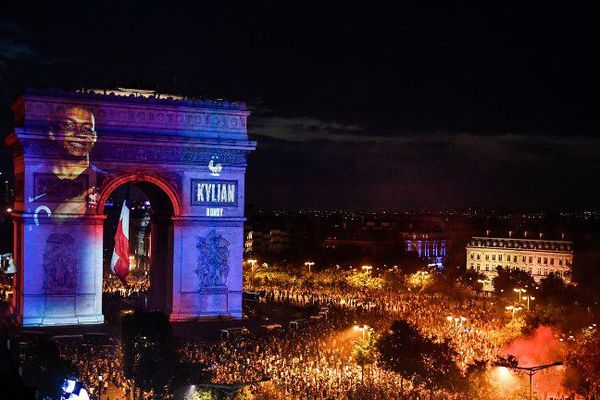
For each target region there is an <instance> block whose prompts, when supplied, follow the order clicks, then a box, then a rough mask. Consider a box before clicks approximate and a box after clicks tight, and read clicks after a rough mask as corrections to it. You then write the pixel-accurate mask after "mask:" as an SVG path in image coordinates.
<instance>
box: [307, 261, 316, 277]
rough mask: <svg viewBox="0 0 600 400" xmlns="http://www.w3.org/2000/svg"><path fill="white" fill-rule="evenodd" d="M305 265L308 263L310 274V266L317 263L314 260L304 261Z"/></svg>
mask: <svg viewBox="0 0 600 400" xmlns="http://www.w3.org/2000/svg"><path fill="white" fill-rule="evenodd" d="M304 265H308V273H309V274H310V273H311V272H310V267H312V266H313V265H315V263H314V262H312V261H307V262H305V263H304Z"/></svg>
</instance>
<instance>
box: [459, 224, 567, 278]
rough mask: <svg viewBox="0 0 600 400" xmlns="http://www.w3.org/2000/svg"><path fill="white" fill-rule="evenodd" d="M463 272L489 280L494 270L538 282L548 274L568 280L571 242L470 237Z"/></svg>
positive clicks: (525, 238)
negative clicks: (519, 272)
mask: <svg viewBox="0 0 600 400" xmlns="http://www.w3.org/2000/svg"><path fill="white" fill-rule="evenodd" d="M466 251H467V268H468V269H471V270H475V271H477V272H481V273H483V274H484V275H486V277H487V278H488V279H489V280H492V279H494V278H495V277H496V276H497V275H498V272H497V268H498V267H502V268H518V269H520V270H522V271H525V272H527V273H529V274H530V275H531V276H533V278H534V279H535V281H536V282H539V281H540V280H542V279H543V278H545V277H546V276H548V275H549V274H550V273H554V274H555V275H557V276H560V277H562V278H563V279H565V280H567V281H568V280H569V279H570V276H571V272H572V269H573V242H571V241H565V240H546V239H543V234H540V236H539V239H530V238H527V235H525V237H524V238H513V237H512V234H509V237H473V238H472V239H471V240H470V241H469V243H468V244H467V246H466Z"/></svg>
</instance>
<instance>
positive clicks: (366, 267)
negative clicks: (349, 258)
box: [360, 265, 373, 274]
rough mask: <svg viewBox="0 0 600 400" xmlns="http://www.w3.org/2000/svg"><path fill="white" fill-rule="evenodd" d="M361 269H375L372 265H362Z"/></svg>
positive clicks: (369, 270)
mask: <svg viewBox="0 0 600 400" xmlns="http://www.w3.org/2000/svg"><path fill="white" fill-rule="evenodd" d="M360 269H362V270H363V271H366V272H367V273H369V274H370V273H371V270H372V269H373V266H372V265H363V266H362V267H360Z"/></svg>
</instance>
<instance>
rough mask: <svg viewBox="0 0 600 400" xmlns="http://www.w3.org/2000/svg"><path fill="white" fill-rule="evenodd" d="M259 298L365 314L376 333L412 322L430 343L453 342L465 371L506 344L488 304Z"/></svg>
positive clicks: (406, 296)
mask: <svg viewBox="0 0 600 400" xmlns="http://www.w3.org/2000/svg"><path fill="white" fill-rule="evenodd" d="M259 292H260V294H261V299H262V301H271V302H280V303H281V302H283V303H291V304H295V305H300V306H308V305H320V306H337V307H340V308H342V309H345V310H361V311H363V312H362V314H361V319H365V318H368V317H369V316H370V317H371V318H370V319H373V325H371V326H372V327H373V328H375V329H376V330H382V329H386V328H387V327H389V326H390V324H391V322H392V321H393V320H397V319H401V320H406V321H408V322H409V323H411V324H413V325H414V326H416V327H417V328H418V329H419V330H420V331H421V333H422V334H423V335H424V336H426V337H429V338H432V339H434V340H437V341H442V340H449V341H450V342H451V343H452V344H453V347H454V348H455V350H456V351H457V353H458V355H459V359H458V360H457V362H458V364H459V366H461V367H462V368H466V366H467V365H468V364H471V363H473V362H474V361H477V360H493V359H495V357H496V356H497V354H498V351H499V349H500V346H501V345H502V344H504V343H501V340H495V338H498V337H499V335H498V331H499V329H501V328H502V327H504V326H505V324H506V322H507V321H506V319H505V317H504V316H498V315H497V311H496V310H495V309H494V308H493V304H492V303H490V302H489V301H486V300H481V299H476V298H469V299H466V300H457V299H449V298H448V297H445V296H443V295H441V294H423V293H419V292H400V293H394V294H391V293H388V294H387V295H385V296H377V295H374V294H373V293H371V292H368V291H357V290H341V289H335V290H333V289H331V290H327V289H322V290H314V289H302V288H293V287H291V288H286V289H281V288H277V287H263V288H260V289H259ZM373 317H374V318H373Z"/></svg>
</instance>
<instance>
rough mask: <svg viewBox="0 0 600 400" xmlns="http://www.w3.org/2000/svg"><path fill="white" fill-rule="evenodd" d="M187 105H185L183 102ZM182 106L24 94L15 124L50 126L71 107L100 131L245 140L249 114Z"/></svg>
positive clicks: (15, 105)
mask: <svg viewBox="0 0 600 400" xmlns="http://www.w3.org/2000/svg"><path fill="white" fill-rule="evenodd" d="M184 104H185V103H184ZM184 104H182V105H180V104H162V103H159V104H156V103H154V102H148V101H147V99H145V100H144V101H140V102H134V103H131V102H130V101H127V100H121V99H120V97H115V98H104V99H102V98H92V99H89V98H80V97H45V96H36V95H24V96H23V97H22V98H20V99H19V100H18V101H17V102H15V104H14V106H13V108H16V109H17V110H15V114H16V115H18V116H19V117H18V118H17V121H15V122H16V124H17V125H22V126H24V127H35V126H47V124H48V121H52V120H55V119H57V118H60V116H61V115H62V114H63V113H64V111H65V110H66V109H67V108H68V107H73V106H82V107H85V108H86V109H89V110H90V111H91V112H92V113H93V114H94V116H95V118H96V128H97V130H98V131H100V132H101V131H102V130H107V131H108V130H112V131H131V132H149V131H152V132H164V133H167V134H168V133H169V132H176V133H177V134H178V135H182V136H186V135H187V136H196V135H199V134H200V135H201V134H202V133H204V134H207V133H213V134H215V133H221V134H234V135H237V136H242V137H245V136H246V134H247V126H246V119H247V117H248V115H249V114H250V112H249V111H245V110H237V109H224V108H218V107H215V108H211V107H207V106H189V105H184Z"/></svg>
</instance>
